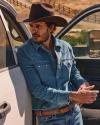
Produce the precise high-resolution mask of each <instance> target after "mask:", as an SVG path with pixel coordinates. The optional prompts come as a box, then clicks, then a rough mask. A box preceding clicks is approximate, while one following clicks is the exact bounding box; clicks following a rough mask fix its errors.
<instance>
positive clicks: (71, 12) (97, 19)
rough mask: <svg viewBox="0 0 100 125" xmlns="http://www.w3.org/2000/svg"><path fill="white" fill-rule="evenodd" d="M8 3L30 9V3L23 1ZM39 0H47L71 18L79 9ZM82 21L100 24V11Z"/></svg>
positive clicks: (14, 0) (52, 0)
mask: <svg viewBox="0 0 100 125" xmlns="http://www.w3.org/2000/svg"><path fill="white" fill-rule="evenodd" d="M7 1H8V2H9V3H11V4H13V5H14V6H16V7H18V6H19V7H20V8H28V9H30V5H31V2H30V5H29V4H26V3H23V2H21V1H19V0H7ZM41 2H47V3H49V4H51V5H53V6H54V8H55V10H56V11H57V12H58V13H59V14H62V15H64V16H67V17H70V18H73V17H74V16H76V15H77V14H78V13H79V12H80V11H79V10H74V9H72V8H70V7H68V6H66V5H65V4H59V3H56V2H55V0H41ZM84 21H86V22H93V23H98V24H100V12H98V14H93V15H91V16H88V17H87V18H85V19H84Z"/></svg>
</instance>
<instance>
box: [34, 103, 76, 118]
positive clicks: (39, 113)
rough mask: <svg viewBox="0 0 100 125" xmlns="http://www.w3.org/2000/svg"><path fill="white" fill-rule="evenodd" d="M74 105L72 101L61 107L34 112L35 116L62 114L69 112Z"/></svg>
mask: <svg viewBox="0 0 100 125" xmlns="http://www.w3.org/2000/svg"><path fill="white" fill-rule="evenodd" d="M74 106H75V104H74V103H72V104H70V105H69V106H67V107H62V108H59V109H55V110H50V111H35V112H34V113H35V115H36V116H52V115H57V114H63V113H66V112H69V111H70V110H71V109H72V108H73V107H74Z"/></svg>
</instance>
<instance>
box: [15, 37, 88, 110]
mask: <svg viewBox="0 0 100 125" xmlns="http://www.w3.org/2000/svg"><path fill="white" fill-rule="evenodd" d="M54 51H55V53H56V56H57V65H55V64H56V63H54V61H56V60H55V59H54V57H53V56H52V54H51V53H50V52H48V50H47V49H45V48H44V47H43V46H42V45H41V44H37V43H36V42H34V41H33V40H32V39H29V40H28V41H26V43H25V44H24V45H22V46H21V47H20V48H19V49H18V52H17V57H18V62H19V65H20V67H21V69H22V71H23V74H24V76H25V79H26V83H27V87H28V89H29V92H30V94H31V97H32V108H33V110H49V109H54V108H60V107H62V106H65V105H69V103H70V100H69V93H70V92H71V91H73V90H77V89H78V88H79V86H80V85H81V84H83V83H84V82H85V81H86V80H85V79H84V78H83V77H81V75H80V73H79V71H78V69H77V68H76V65H75V60H74V55H73V51H72V48H71V46H70V45H69V44H68V43H67V42H65V41H63V40H59V39H55V38H54Z"/></svg>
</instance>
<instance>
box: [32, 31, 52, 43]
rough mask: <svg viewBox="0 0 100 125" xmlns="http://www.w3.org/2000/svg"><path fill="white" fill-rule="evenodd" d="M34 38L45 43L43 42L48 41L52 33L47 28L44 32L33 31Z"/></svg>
mask: <svg viewBox="0 0 100 125" xmlns="http://www.w3.org/2000/svg"><path fill="white" fill-rule="evenodd" d="M32 38H33V40H34V42H36V43H39V44H43V43H45V42H47V41H48V39H49V38H50V33H49V31H48V29H47V30H46V32H45V33H43V34H38V33H33V34H32Z"/></svg>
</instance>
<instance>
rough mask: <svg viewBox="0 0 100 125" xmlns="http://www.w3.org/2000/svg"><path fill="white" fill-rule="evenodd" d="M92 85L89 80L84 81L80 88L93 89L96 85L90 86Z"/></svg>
mask: <svg viewBox="0 0 100 125" xmlns="http://www.w3.org/2000/svg"><path fill="white" fill-rule="evenodd" d="M89 86H90V85H89V83H88V82H84V83H83V84H82V85H80V87H79V89H78V90H85V89H86V90H87V89H93V88H94V86H92V88H88V87H89Z"/></svg>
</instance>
